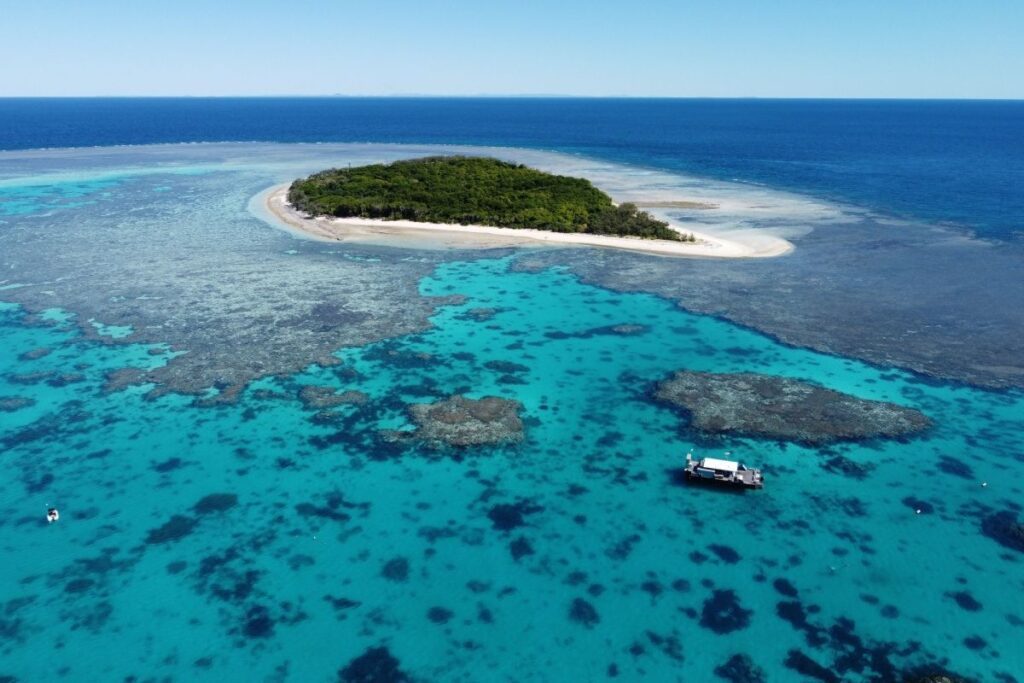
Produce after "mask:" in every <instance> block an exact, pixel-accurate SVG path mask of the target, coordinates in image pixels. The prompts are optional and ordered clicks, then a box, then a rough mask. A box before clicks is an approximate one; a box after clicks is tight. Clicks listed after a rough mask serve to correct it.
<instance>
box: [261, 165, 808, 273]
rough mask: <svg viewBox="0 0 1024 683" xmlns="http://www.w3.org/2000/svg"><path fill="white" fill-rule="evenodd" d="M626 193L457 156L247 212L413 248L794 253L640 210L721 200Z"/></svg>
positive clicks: (778, 243) (360, 240) (750, 235)
mask: <svg viewBox="0 0 1024 683" xmlns="http://www.w3.org/2000/svg"><path fill="white" fill-rule="evenodd" d="M629 200H630V201H622V202H621V203H618V204H616V202H615V201H613V199H612V198H611V197H610V196H609V195H607V194H606V193H605V192H603V191H601V190H600V189H598V188H597V187H595V186H594V185H593V184H592V183H591V182H590V181H589V180H586V179H584V178H575V177H569V176H562V175H556V174H552V173H546V172H544V171H540V170H537V169H534V168H530V167H527V166H524V165H522V164H518V163H510V162H508V161H502V160H499V159H494V158H490V157H482V156H476V157H475V156H458V155H456V156H429V157H422V158H416V159H410V160H401V161H395V162H392V163H390V164H372V165H367V166H358V167H350V168H335V169H330V170H326V171H321V172H319V173H314V174H313V175H311V176H308V177H305V178H300V179H298V180H295V181H293V182H290V183H283V184H279V185H275V186H273V187H270V188H268V189H266V190H264V191H263V192H261V193H260V194H259V195H257V196H256V197H254V198H253V200H252V202H250V211H252V212H253V213H254V214H256V215H257V216H259V217H261V218H263V219H264V220H266V221H267V222H268V223H269V224H270V225H273V226H275V227H278V228H284V229H287V230H288V231H289V232H291V233H292V234H294V235H296V236H300V237H303V238H306V239H314V240H318V241H324V242H345V243H348V244H360V245H371V246H385V247H398V248H406V249H416V250H422V249H426V250H437V249H445V250H447V249H454V250H468V249H507V248H516V249H520V248H551V247H555V248H560V249H564V248H572V247H587V248H593V247H597V248H601V249H614V250H621V251H633V252H640V253H644V254H651V255H656V256H668V257H682V258H767V257H774V256H781V255H783V254H787V253H789V252H790V251H792V250H793V245H792V244H791V243H790V242H788V241H786V240H785V239H782V238H781V237H777V236H773V235H769V234H755V233H754V231H736V230H729V229H728V228H727V230H728V234H727V236H725V235H715V234H711V233H709V232H706V231H705V232H697V231H695V230H689V229H688V227H689V226H686V228H684V227H682V226H679V225H677V224H675V223H673V222H672V221H669V220H668V217H667V216H664V215H663V214H659V215H658V217H655V216H653V215H651V214H649V213H647V212H646V211H642V210H641V208H643V207H650V208H651V209H653V210H655V211H662V212H665V211H666V210H671V209H679V208H688V209H693V208H694V207H696V206H699V207H700V208H701V209H703V210H706V211H709V212H714V211H717V210H719V207H718V205H716V204H710V203H706V202H701V201H694V200H690V199H687V200H682V199H680V200H678V201H676V200H672V199H669V198H666V197H664V196H663V195H662V194H661V193H660V192H659V191H658V189H657V188H652V194H651V196H650V197H648V196H646V195H645V193H644V192H643V191H642V190H637V191H632V192H631V193H630V195H629ZM661 218H665V220H660V219H661ZM713 223H714V222H713V221H711V222H708V221H704V222H701V226H703V228H702V229H704V230H707V227H708V226H709V225H713Z"/></svg>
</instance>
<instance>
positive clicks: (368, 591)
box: [0, 98, 1024, 683]
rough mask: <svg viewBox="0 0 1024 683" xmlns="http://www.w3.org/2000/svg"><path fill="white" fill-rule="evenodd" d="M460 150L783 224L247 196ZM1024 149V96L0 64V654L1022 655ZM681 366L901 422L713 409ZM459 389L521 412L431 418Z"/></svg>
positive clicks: (108, 661) (662, 666) (798, 674)
mask: <svg viewBox="0 0 1024 683" xmlns="http://www.w3.org/2000/svg"><path fill="white" fill-rule="evenodd" d="M182 143H189V144H182ZM191 143H203V144H191ZM306 143H315V144H306ZM452 153H464V154H483V155H491V156H498V157H501V158H504V159H508V160H511V161H515V162H519V163H524V164H528V165H531V166H534V167H537V168H541V169H543V170H547V171H550V172H556V173H562V174H567V175H573V176H579V177H585V178H589V179H591V180H592V181H593V182H594V183H595V185H596V186H598V187H599V188H601V189H602V190H604V191H606V192H608V193H609V194H610V195H611V196H612V197H613V198H615V199H617V200H619V201H641V200H645V199H648V200H653V201H651V202H650V204H649V205H648V206H650V207H651V209H650V210H651V211H653V212H656V213H658V212H660V213H658V215H659V216H662V217H664V218H666V219H669V220H675V221H679V222H680V223H682V224H690V225H693V226H695V227H694V228H693V229H694V230H697V229H699V230H700V231H705V232H708V233H716V234H720V235H721V236H723V237H725V238H728V237H729V236H737V239H738V238H739V237H743V238H745V239H750V240H754V241H756V240H757V239H759V238H760V239H765V238H766V236H768V237H770V238H771V239H778V238H785V239H788V240H790V241H791V242H792V244H793V245H794V249H793V250H792V251H791V252H789V253H787V254H786V255H783V256H778V257H774V258H758V259H717V258H707V259H693V258H665V257H660V256H652V255H647V254H643V253H633V252H627V251H622V250H610V249H598V248H553V247H552V246H550V245H541V246H532V247H530V246H522V247H516V248H480V249H471V248H468V247H466V246H465V245H462V246H458V247H451V246H450V245H448V246H445V247H443V248H441V247H438V245H437V244H436V243H433V244H432V243H429V241H423V242H420V241H414V240H413V239H411V238H409V237H404V238H397V239H396V238H394V237H393V236H392V237H387V236H385V237H383V238H381V240H380V241H374V240H368V241H365V242H360V241H358V240H349V239H348V236H345V239H342V240H340V241H326V242H322V241H315V240H312V239H308V238H306V237H304V236H303V235H301V234H299V233H296V232H294V231H293V230H291V229H290V228H289V227H288V226H287V225H284V224H282V223H281V221H280V220H278V219H276V218H274V217H273V215H272V214H271V213H269V212H268V210H267V203H266V199H267V197H268V195H269V194H270V193H271V191H272V190H273V188H275V187H279V186H283V185H284V184H285V183H288V182H290V181H292V180H294V179H295V178H297V177H301V176H304V175H307V174H309V173H313V172H315V171H318V170H321V169H324V168H328V167H340V166H344V165H346V164H349V165H360V164H366V163H380V162H389V161H394V160H397V159H405V158H410V157H419V156H425V155H434V154H452ZM1022 181H1024V103H1021V102H926V101H920V102H918V101H914V102H909V101H907V102H902V101H789V100H778V101H771V100H588V99H502V100H498V99H349V98H319V99H223V100H206V99H137V100H118V99H81V100H30V99H26V100H0V683H16V682H18V683H29V682H34V681H44V680H45V681H64V682H71V683H73V682H78V681H82V682H85V683H93V682H95V681H119V680H120V681H213V682H216V683H223V682H225V681H244V682H246V683H248V682H250V681H274V682H280V683H284V682H290V681H294V682H296V683H305V682H306V681H324V682H327V681H337V682H339V683H411V682H426V681H441V682H448V681H465V682H467V683H478V682H489V681H508V682H515V683H520V682H526V681H539V682H547V681H605V680H607V681H610V682H615V683H617V682H618V681H659V682H660V681H687V682H689V683H693V682H694V681H698V682H704V681H710V682H714V683H765V682H766V681H767V682H771V683H790V682H796V683H935V682H936V681H943V682H945V681H951V680H955V681H957V683H959V682H960V681H971V682H972V683H983V682H984V683H989V682H995V683H1017V682H1020V681H1024V648H1022V647H1021V643H1022V642H1024V597H1022V596H1024V391H1022V389H1024V347H1022V345H1021V339H1024V239H1022V229H1024V228H1022V217H1024V191H1022V188H1024V182H1022ZM638 198H639V199H638ZM678 371H688V372H691V373H712V374H723V373H725V374H734V373H756V374H759V375H762V376H767V377H762V378H761V380H762V381H766V382H767V381H771V380H773V379H778V378H788V379H795V380H803V381H805V382H810V383H814V384H817V385H820V386H823V387H825V388H827V389H831V390H833V391H835V392H842V393H844V394H848V395H851V396H853V397H855V398H857V399H862V400H868V401H884V402H887V403H893V404H897V405H898V406H900V407H903V408H910V409H914V410H917V411H920V412H921V413H923V414H924V415H925V416H926V417H927V418H928V419H929V420H930V423H929V424H930V426H928V427H927V428H925V429H924V430H923V431H921V432H919V433H914V434H902V435H896V436H892V435H889V436H886V435H882V436H877V437H872V438H860V439H856V438H844V439H839V440H837V441H834V442H827V443H822V442H817V441H813V440H808V439H798V438H792V437H789V436H786V435H776V436H772V435H769V434H767V433H765V432H764V431H759V430H757V429H753V428H748V429H747V430H746V431H743V430H741V431H738V432H737V431H726V432H724V433H723V432H720V431H718V430H716V429H715V428H714V426H713V425H711V426H709V427H708V428H706V429H700V428H698V427H697V426H696V423H695V422H694V420H693V419H692V415H690V414H689V413H687V412H686V411H685V410H678V409H676V408H674V407H671V406H668V405H666V404H665V403H664V402H661V401H659V400H656V398H655V387H656V385H657V384H658V383H659V382H661V381H662V380H665V379H666V378H668V377H670V376H672V375H673V373H676V372H678ZM739 381H741V382H742V381H746V380H739ZM454 396H461V397H464V398H465V399H469V400H470V401H472V400H475V399H483V398H487V397H496V398H499V399H503V400H504V401H506V402H508V403H507V404H505V405H506V406H507V407H509V410H510V411H512V412H513V413H514V414H515V415H516V416H517V417H518V418H519V420H518V423H516V424H517V427H516V428H515V429H509V432H510V433H509V434H508V435H505V436H506V437H507V438H504V439H502V440H498V442H496V443H485V444H482V445H475V446H473V445H469V446H466V445H456V446H451V445H449V446H446V445H444V444H443V443H439V442H438V440H437V439H436V438H431V437H430V436H429V434H430V432H429V428H430V425H426V426H425V425H423V424H422V423H421V422H419V421H418V418H417V416H418V415H420V412H418V411H420V410H421V409H422V406H419V404H424V403H442V405H448V403H449V402H450V401H452V400H453V399H452V397H454ZM762 396H766V397H767V398H766V400H769V399H771V398H772V395H771V392H767V393H765V394H762ZM731 399H732V396H731V394H729V393H728V392H725V393H717V394H708V395H707V396H705V397H704V401H705V404H707V403H711V404H715V405H717V404H719V403H721V404H725V405H728V404H729V402H730V401H731ZM458 400H462V399H458ZM417 406H419V407H417ZM887 410H888V409H887ZM766 411H767V409H766ZM485 412H486V411H485ZM440 414H441V418H439V419H438V420H437V422H438V423H445V420H449V419H450V420H452V421H456V422H457V418H458V415H455V417H451V415H450V413H447V412H445V411H441V413H440ZM831 414H832V413H829V412H827V411H815V410H813V409H809V410H806V411H803V412H800V413H798V414H796V415H792V414H790V415H786V416H784V417H785V418H786V419H789V420H797V421H799V420H803V419H805V418H806V420H807V421H809V422H810V423H812V427H814V426H816V427H822V426H824V427H825V428H826V431H827V428H830V427H831V426H832V425H831V417H830V415H831ZM772 415H774V413H772V412H771V411H768V416H769V418H771V417H772ZM446 416H447V417H446ZM815 416H816V417H815ZM780 419H781V418H780ZM513 422H514V421H513ZM433 426H435V427H436V426H437V425H436V424H435V425H433ZM688 452H693V453H694V454H695V455H696V456H697V457H703V456H716V457H728V458H730V459H739V460H742V461H745V462H746V463H747V464H749V465H752V466H757V467H761V468H763V469H764V472H765V481H766V486H765V488H764V489H762V490H757V491H745V492H734V491H730V490H723V489H717V488H714V487H705V486H693V485H688V484H686V482H685V478H684V477H683V476H682V474H681V468H682V467H683V465H684V463H685V456H686V454H687V453H688ZM51 506H53V507H57V508H59V510H60V519H59V521H58V522H56V523H54V524H48V523H47V521H46V517H45V514H46V511H47V509H48V508H50V507H51ZM939 676H949V678H937V677H939Z"/></svg>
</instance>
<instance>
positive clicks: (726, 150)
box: [0, 97, 1024, 239]
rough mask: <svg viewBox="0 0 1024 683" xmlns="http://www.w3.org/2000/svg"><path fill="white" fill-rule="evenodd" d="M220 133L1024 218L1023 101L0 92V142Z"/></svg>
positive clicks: (1017, 224) (1011, 223)
mask: <svg viewBox="0 0 1024 683" xmlns="http://www.w3.org/2000/svg"><path fill="white" fill-rule="evenodd" d="M229 140H230V141H273V142H405V143H461V144H475V145H498V146H511V147H535V148H542V149H553V150H563V151H573V152H581V153H585V154H591V155H595V156H598V157H601V158H607V159H610V160H614V161H623V162H627V163H634V164H640V165H645V166H656V167H659V168H664V169H669V170H676V171H683V172H687V173H693V174H697V175H702V176H708V177H713V178H719V179H726V180H740V181H746V182H755V183H764V184H766V185H769V186H772V187H778V188H787V189H792V190H797V191H801V192H808V193H811V194H814V195H817V196H820V197H824V198H829V199H840V200H843V201H848V202H852V203H854V204H858V205H864V206H869V207H872V208H875V209H878V210H883V211H888V212H892V213H895V214H898V215H904V216H911V217H915V218H921V219H925V220H930V221H949V222H952V223H955V224H959V225H963V226H968V227H971V228H975V229H977V230H978V231H979V232H980V233H983V234H985V235H988V236H991V237H996V238H1006V237H1010V236H1015V237H1016V238H1017V239H1020V232H1021V231H1022V230H1024V222H1022V220H1024V219H1022V216H1024V102H1021V101H921V100H907V101H899V100H728V99H726V100H719V99H708V100H702V99H695V100H690V99H683V100H679V99H559V98H539V99H534V98H514V99H507V98H505V99H489V98H472V99H468V98H461V99H442V98H437V99H435V98H344V97H328V98H240V99H230V98H218V99H205V98H174V99H164V98H152V99H116V98H114V99H105V98H98V99H0V149H34V148H40V147H77V146H105V145H125V144H153V143H168V142H218V141H229Z"/></svg>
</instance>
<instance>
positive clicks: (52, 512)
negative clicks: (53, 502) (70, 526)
mask: <svg viewBox="0 0 1024 683" xmlns="http://www.w3.org/2000/svg"><path fill="white" fill-rule="evenodd" d="M58 519H60V512H59V511H58V510H57V508H50V509H49V510H47V511H46V522H47V524H53V523H54V522H56V521H57V520H58Z"/></svg>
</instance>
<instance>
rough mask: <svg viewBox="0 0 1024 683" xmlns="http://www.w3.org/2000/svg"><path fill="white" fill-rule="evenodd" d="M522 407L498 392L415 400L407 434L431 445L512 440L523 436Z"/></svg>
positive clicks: (481, 443)
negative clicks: (411, 428) (477, 396)
mask: <svg viewBox="0 0 1024 683" xmlns="http://www.w3.org/2000/svg"><path fill="white" fill-rule="evenodd" d="M522 409H523V406H522V404H521V403H519V401H513V400H509V399H504V398H499V397H497V396H485V397H484V398H481V399H472V398H466V397H465V396H461V395H456V396H451V397H449V398H446V399H444V400H443V401H437V402H435V403H417V404H414V405H412V406H410V407H409V415H410V416H411V417H412V420H413V422H414V423H415V424H416V430H415V431H414V432H412V433H411V434H409V437H411V438H413V439H416V440H418V441H423V442H424V443H426V444H427V445H428V446H430V447H432V448H443V447H445V446H454V447H456V448H465V447H469V446H484V445H489V444H505V443H515V442H518V441H521V440H522V438H523V421H522V419H521V418H520V417H519V413H520V412H521V411H522ZM392 436H395V434H394V433H392Z"/></svg>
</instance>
